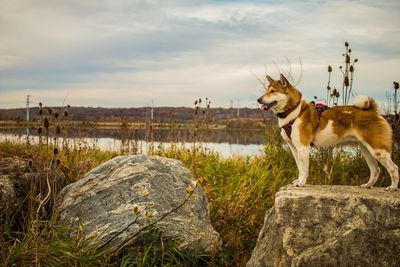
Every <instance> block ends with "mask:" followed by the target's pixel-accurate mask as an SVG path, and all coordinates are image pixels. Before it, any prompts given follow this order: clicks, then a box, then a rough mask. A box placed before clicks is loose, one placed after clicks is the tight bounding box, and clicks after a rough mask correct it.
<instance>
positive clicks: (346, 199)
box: [247, 186, 400, 266]
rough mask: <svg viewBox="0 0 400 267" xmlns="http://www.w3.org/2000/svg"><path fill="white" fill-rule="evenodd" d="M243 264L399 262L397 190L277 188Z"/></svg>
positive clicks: (374, 264) (290, 264) (366, 263)
mask: <svg viewBox="0 0 400 267" xmlns="http://www.w3.org/2000/svg"><path fill="white" fill-rule="evenodd" d="M247 266H400V193H399V192H386V191H385V190H384V189H383V188H373V189H364V188H359V187H351V186H306V187H300V188H299V187H292V186H289V187H284V188H281V190H280V191H279V192H278V193H277V194H276V196H275V206H274V207H272V208H271V209H270V210H269V211H267V213H266V215H265V220H264V226H263V228H262V230H261V232H260V234H259V237H258V241H257V245H256V247H255V249H254V251H253V254H252V256H251V259H250V260H249V262H248V263H247Z"/></svg>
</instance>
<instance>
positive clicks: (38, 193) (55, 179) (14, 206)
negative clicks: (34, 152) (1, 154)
mask: <svg viewBox="0 0 400 267" xmlns="http://www.w3.org/2000/svg"><path fill="white" fill-rule="evenodd" d="M46 178H49V182H50V184H51V190H52V192H51V194H50V198H49V199H48V201H45V203H44V204H43V206H42V209H41V210H40V215H45V216H46V215H48V214H50V213H51V208H52V205H53V199H54V198H53V194H54V195H55V194H56V193H57V192H58V191H59V190H60V188H61V187H63V186H64V185H65V184H66V183H67V179H66V177H65V175H64V174H63V173H62V172H61V170H60V169H59V168H58V166H54V165H53V168H52V169H51V170H43V168H41V167H40V166H39V165H38V164H37V163H35V162H34V161H32V160H29V159H25V158H20V157H6V158H0V221H3V222H7V224H8V225H9V226H15V227H17V228H18V226H22V224H23V222H24V218H26V217H27V214H26V213H27V212H31V211H32V209H34V210H35V211H36V209H37V206H36V204H38V202H39V201H42V200H43V199H44V198H45V196H46V195H47V194H48V186H47V183H46ZM33 198H34V201H33ZM32 201H33V203H32ZM32 204H33V205H32ZM29 209H30V210H29Z"/></svg>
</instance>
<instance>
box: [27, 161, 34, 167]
mask: <svg viewBox="0 0 400 267" xmlns="http://www.w3.org/2000/svg"><path fill="white" fill-rule="evenodd" d="M28 165H29V167H32V166H33V161H32V160H31V159H30V160H29V161H28Z"/></svg>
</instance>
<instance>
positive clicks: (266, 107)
mask: <svg viewBox="0 0 400 267" xmlns="http://www.w3.org/2000/svg"><path fill="white" fill-rule="evenodd" d="M270 108H271V106H270V105H267V104H262V105H261V109H263V110H269V109H270Z"/></svg>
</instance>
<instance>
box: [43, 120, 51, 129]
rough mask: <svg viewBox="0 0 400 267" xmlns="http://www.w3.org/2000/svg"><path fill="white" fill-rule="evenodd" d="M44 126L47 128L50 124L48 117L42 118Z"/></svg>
mask: <svg viewBox="0 0 400 267" xmlns="http://www.w3.org/2000/svg"><path fill="white" fill-rule="evenodd" d="M43 126H44V128H46V129H48V128H49V126H50V122H49V119H47V118H45V119H44V125H43Z"/></svg>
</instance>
